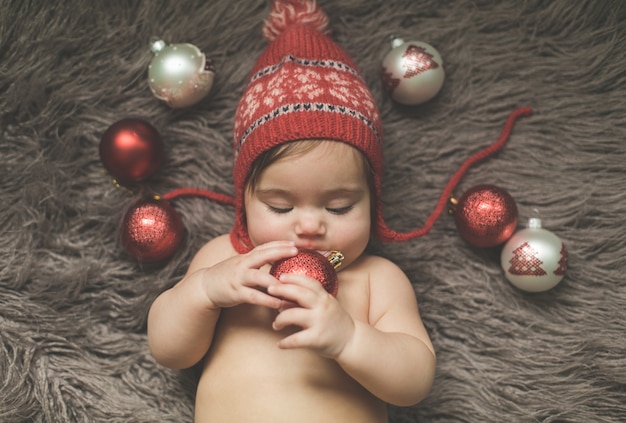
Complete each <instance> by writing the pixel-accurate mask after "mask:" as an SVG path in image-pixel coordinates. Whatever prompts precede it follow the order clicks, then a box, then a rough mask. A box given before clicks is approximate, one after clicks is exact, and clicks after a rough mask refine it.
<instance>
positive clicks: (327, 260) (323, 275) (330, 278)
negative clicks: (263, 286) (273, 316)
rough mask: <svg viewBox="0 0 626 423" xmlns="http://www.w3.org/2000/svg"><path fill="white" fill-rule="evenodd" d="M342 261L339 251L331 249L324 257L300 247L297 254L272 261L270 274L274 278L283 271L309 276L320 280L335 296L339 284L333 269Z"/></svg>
mask: <svg viewBox="0 0 626 423" xmlns="http://www.w3.org/2000/svg"><path fill="white" fill-rule="evenodd" d="M342 261H343V254H341V253H340V252H339V251H331V252H330V254H329V255H328V257H325V256H324V255H323V254H322V253H319V252H317V251H315V250H305V249H301V250H300V251H299V252H298V254H297V255H295V256H293V257H288V258H286V259H282V260H279V261H277V262H276V263H274V265H273V266H272V268H271V269H270V274H271V275H272V276H274V277H275V278H279V277H280V275H282V274H283V273H296V274H299V275H306V276H309V277H311V278H313V279H317V280H318V281H320V283H321V284H322V286H324V289H325V290H326V291H327V292H328V293H329V294H331V295H332V296H333V297H336V296H337V291H338V290H339V285H338V284H337V272H336V271H335V269H337V268H338V267H339V266H341V262H342Z"/></svg>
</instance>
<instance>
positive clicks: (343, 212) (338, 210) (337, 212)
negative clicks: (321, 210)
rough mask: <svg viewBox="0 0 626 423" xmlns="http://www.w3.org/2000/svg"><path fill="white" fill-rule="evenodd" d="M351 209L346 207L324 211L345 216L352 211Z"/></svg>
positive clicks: (329, 208) (328, 208)
mask: <svg viewBox="0 0 626 423" xmlns="http://www.w3.org/2000/svg"><path fill="white" fill-rule="evenodd" d="M352 207H353V206H352V205H350V206H346V207H326V210H328V212H329V213H332V214H346V213H348V212H349V211H350V210H352Z"/></svg>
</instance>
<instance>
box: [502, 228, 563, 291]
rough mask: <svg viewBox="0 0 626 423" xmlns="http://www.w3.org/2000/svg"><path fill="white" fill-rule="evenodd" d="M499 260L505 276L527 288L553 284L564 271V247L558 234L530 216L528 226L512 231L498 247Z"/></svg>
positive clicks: (516, 284) (524, 289)
mask: <svg viewBox="0 0 626 423" xmlns="http://www.w3.org/2000/svg"><path fill="white" fill-rule="evenodd" d="M500 261H501V264H502V268H503V269H504V273H505V275H506V278H507V279H508V280H509V282H511V283H512V284H513V285H514V286H516V287H517V288H519V289H521V290H523V291H527V292H543V291H547V290H549V289H552V288H553V287H555V286H556V285H557V284H558V283H559V282H560V281H561V279H563V276H565V272H566V271H567V249H566V248H565V244H563V242H562V241H561V239H560V238H559V237H557V236H556V235H554V234H553V233H552V232H550V231H548V230H546V229H543V228H542V227H541V220H540V219H537V218H532V219H530V220H529V222H528V228H526V229H523V230H521V231H518V232H517V233H515V234H514V235H513V236H512V237H511V238H510V239H509V240H508V241H507V243H506V244H505V246H504V248H503V249H502V254H501V256H500Z"/></svg>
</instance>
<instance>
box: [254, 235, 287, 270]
mask: <svg viewBox="0 0 626 423" xmlns="http://www.w3.org/2000/svg"><path fill="white" fill-rule="evenodd" d="M296 254H298V249H297V248H296V246H295V245H294V243H293V242H291V241H273V242H268V243H266V244H261V245H259V246H257V247H255V248H254V249H252V250H251V251H250V252H249V253H248V254H247V255H246V257H245V261H246V265H247V266H249V267H251V268H257V269H258V268H260V267H262V266H264V265H266V264H268V263H273V262H275V261H277V260H280V259H282V258H286V257H292V256H295V255H296Z"/></svg>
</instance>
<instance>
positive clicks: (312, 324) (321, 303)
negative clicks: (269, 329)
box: [268, 273, 355, 358]
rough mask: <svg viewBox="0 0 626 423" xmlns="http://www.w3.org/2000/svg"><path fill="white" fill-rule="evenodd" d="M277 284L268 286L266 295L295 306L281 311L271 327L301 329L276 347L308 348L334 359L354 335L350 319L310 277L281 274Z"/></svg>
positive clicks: (334, 300) (331, 297)
mask: <svg viewBox="0 0 626 423" xmlns="http://www.w3.org/2000/svg"><path fill="white" fill-rule="evenodd" d="M280 282H281V283H279V284H272V285H270V286H269V288H268V293H269V294H271V295H273V296H275V297H280V298H283V299H284V300H285V301H287V302H290V303H292V304H294V305H295V306H289V307H283V308H281V310H280V313H279V314H278V316H277V317H276V320H274V324H273V328H274V330H277V331H279V330H282V329H284V328H286V327H287V326H290V325H295V326H299V327H301V328H302V330H301V331H298V332H296V333H294V334H293V335H289V336H287V337H286V338H284V339H282V340H281V341H280V343H279V344H278V346H279V347H280V348H285V349H291V348H310V349H312V350H315V351H317V352H318V353H319V354H320V355H323V356H325V357H328V358H336V357H338V356H339V354H341V352H342V351H343V349H344V347H345V346H346V345H347V344H348V342H349V341H350V339H352V336H353V335H354V330H355V329H354V328H355V325H354V321H353V320H352V317H351V316H350V315H349V314H348V312H346V311H345V309H344V308H343V307H342V306H341V304H339V302H338V301H337V299H336V298H334V297H333V296H332V295H330V294H329V293H328V292H326V291H325V290H324V287H323V286H322V285H321V284H320V283H319V282H318V281H316V280H315V279H313V278H310V277H308V276H304V275H297V274H289V273H285V274H283V275H281V277H280ZM287 304H288V303H287Z"/></svg>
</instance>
